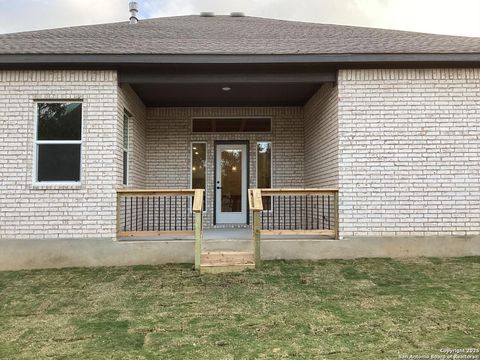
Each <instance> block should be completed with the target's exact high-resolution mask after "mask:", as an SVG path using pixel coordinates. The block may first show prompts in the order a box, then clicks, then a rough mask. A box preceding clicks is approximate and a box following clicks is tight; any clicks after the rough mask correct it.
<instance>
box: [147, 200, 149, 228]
mask: <svg viewBox="0 0 480 360" xmlns="http://www.w3.org/2000/svg"><path fill="white" fill-rule="evenodd" d="M149 230H150V196H147V231H149Z"/></svg>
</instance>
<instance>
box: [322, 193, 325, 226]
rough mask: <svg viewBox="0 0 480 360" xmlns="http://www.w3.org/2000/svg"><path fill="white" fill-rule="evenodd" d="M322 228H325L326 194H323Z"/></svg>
mask: <svg viewBox="0 0 480 360" xmlns="http://www.w3.org/2000/svg"><path fill="white" fill-rule="evenodd" d="M322 229H323V230H325V195H322Z"/></svg>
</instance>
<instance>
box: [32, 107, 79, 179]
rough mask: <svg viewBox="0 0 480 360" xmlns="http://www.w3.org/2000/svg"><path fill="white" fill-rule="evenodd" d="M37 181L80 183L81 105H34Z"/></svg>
mask: <svg viewBox="0 0 480 360" xmlns="http://www.w3.org/2000/svg"><path fill="white" fill-rule="evenodd" d="M36 111H37V127H36V132H35V153H36V157H35V158H36V169H35V170H36V171H35V174H36V176H35V180H36V181H37V182H80V167H81V146H82V104H81V103H79V102H63V103H54V102H39V103H37V109H36Z"/></svg>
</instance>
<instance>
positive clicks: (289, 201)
mask: <svg viewBox="0 0 480 360" xmlns="http://www.w3.org/2000/svg"><path fill="white" fill-rule="evenodd" d="M288 229H289V230H292V197H291V196H290V195H289V196H288Z"/></svg>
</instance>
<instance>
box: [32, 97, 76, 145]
mask: <svg viewBox="0 0 480 360" xmlns="http://www.w3.org/2000/svg"><path fill="white" fill-rule="evenodd" d="M37 131H38V132H37V140H81V136H82V104H80V103H56V104H52V103H39V104H38V130H37Z"/></svg>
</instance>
